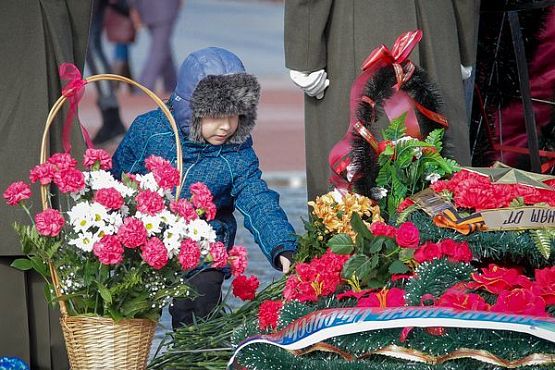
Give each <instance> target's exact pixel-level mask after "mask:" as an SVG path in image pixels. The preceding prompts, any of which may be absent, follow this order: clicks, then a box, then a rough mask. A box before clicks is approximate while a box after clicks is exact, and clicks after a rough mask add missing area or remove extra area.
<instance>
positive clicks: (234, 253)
mask: <svg viewBox="0 0 555 370" xmlns="http://www.w3.org/2000/svg"><path fill="white" fill-rule="evenodd" d="M228 259H229V262H230V264H231V274H232V275H233V276H238V275H241V274H243V273H244V272H245V270H246V269H247V248H245V247H243V246H240V245H236V246H234V247H233V248H231V250H230V251H229V258H228Z"/></svg>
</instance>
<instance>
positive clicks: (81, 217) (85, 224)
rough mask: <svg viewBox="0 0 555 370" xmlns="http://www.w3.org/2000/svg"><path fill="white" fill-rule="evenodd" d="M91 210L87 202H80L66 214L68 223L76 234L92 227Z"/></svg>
mask: <svg viewBox="0 0 555 370" xmlns="http://www.w3.org/2000/svg"><path fill="white" fill-rule="evenodd" d="M91 209H92V208H91V205H90V203H89V202H80V203H77V204H76V205H74V206H73V208H71V209H70V210H69V211H68V212H67V215H68V216H69V223H70V224H71V225H72V226H73V229H74V230H75V231H76V232H82V231H87V230H88V229H89V228H90V227H91V226H93V213H92V211H91Z"/></svg>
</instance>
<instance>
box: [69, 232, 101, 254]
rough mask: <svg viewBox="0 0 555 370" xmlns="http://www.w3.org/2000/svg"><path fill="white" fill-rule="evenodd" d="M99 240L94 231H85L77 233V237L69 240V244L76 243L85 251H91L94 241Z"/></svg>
mask: <svg viewBox="0 0 555 370" xmlns="http://www.w3.org/2000/svg"><path fill="white" fill-rule="evenodd" d="M98 240H99V239H98V238H97V237H95V235H94V234H93V233H91V232H83V233H79V234H77V238H75V239H71V240H70V241H68V244H71V245H74V246H76V247H77V248H79V249H81V250H83V251H85V252H90V251H92V249H93V246H94V243H96V242H97V241H98Z"/></svg>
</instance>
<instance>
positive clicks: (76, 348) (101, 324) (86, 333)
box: [40, 74, 183, 370]
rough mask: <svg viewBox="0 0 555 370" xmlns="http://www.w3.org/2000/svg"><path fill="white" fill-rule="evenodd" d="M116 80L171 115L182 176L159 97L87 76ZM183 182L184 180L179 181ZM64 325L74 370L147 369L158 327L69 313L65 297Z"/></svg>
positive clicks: (45, 194) (45, 195)
mask: <svg viewBox="0 0 555 370" xmlns="http://www.w3.org/2000/svg"><path fill="white" fill-rule="evenodd" d="M101 80H113V81H120V82H126V83H129V84H131V85H135V86H136V87H138V88H139V89H141V90H142V91H143V92H145V93H146V94H147V95H148V96H149V97H151V98H152V99H153V100H154V101H155V102H156V104H157V105H158V106H159V107H160V109H161V110H162V112H164V114H165V115H166V117H167V118H168V121H169V123H170V125H171V127H172V129H173V131H174V134H175V139H176V140H175V142H176V151H177V169H178V170H179V174H180V176H182V174H183V163H182V149H181V143H180V142H179V135H178V132H177V126H176V123H175V120H174V118H173V116H172V115H171V113H170V111H169V110H168V108H167V107H166V105H165V104H164V102H163V101H162V100H160V98H158V97H157V96H156V95H155V94H154V93H153V92H152V91H150V90H148V89H147V88H146V87H144V86H142V85H140V84H139V83H137V82H135V81H133V80H131V79H128V78H126V77H122V76H118V75H111V74H102V75H95V76H91V77H88V78H87V79H86V81H87V83H89V82H95V81H101ZM66 100H67V97H66V96H61V97H60V98H59V99H58V100H57V101H56V103H54V105H53V106H52V109H51V110H50V113H49V114H48V118H47V120H46V125H45V128H44V133H43V136H42V144H41V158H40V163H45V162H46V161H47V158H48V151H47V143H48V132H49V129H50V126H51V125H52V122H53V121H54V117H55V116H56V114H57V113H58V112H59V111H60V109H61V108H62V105H63V103H64V102H65V101H66ZM180 183H181V181H180ZM180 192H181V186H178V187H177V189H176V197H177V196H178V195H179V194H180ZM49 196H50V195H49V191H48V186H42V187H41V201H42V208H43V209H46V208H48V206H49V205H48V204H49ZM50 275H51V277H52V283H53V285H54V290H55V293H56V296H57V297H60V296H61V293H60V284H59V278H58V274H57V272H56V269H55V267H54V266H53V265H52V264H51V265H50ZM59 303H60V312H61V314H62V315H61V318H60V323H61V325H62V331H63V333H64V338H65V343H66V348H67V353H68V357H69V363H70V365H71V368H72V369H73V370H92V369H122V370H124V369H125V370H135V369H145V368H146V362H147V360H148V355H149V353H150V347H151V345H152V338H153V336H154V331H155V329H156V324H157V323H156V322H155V321H152V320H148V319H130V320H120V321H117V322H116V321H114V320H112V319H110V318H106V317H97V316H84V315H78V316H69V315H68V312H67V308H66V304H65V302H64V300H59Z"/></svg>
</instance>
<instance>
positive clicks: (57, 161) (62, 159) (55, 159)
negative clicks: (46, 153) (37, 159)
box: [48, 153, 77, 170]
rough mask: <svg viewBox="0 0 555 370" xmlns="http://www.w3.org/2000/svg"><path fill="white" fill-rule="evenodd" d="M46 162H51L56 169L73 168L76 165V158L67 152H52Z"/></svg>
mask: <svg viewBox="0 0 555 370" xmlns="http://www.w3.org/2000/svg"><path fill="white" fill-rule="evenodd" d="M48 163H52V164H53V165H54V166H56V168H57V169H58V170H65V169H66V168H75V167H76V166H77V160H76V159H75V158H73V157H72V156H71V154H69V153H54V154H53V155H52V156H51V157H50V158H48Z"/></svg>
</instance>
